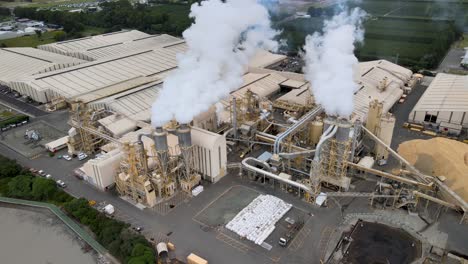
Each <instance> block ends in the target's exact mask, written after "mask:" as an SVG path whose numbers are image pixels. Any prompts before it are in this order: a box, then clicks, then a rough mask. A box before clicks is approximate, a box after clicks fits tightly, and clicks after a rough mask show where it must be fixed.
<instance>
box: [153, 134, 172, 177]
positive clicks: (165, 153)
mask: <svg viewBox="0 0 468 264" xmlns="http://www.w3.org/2000/svg"><path fill="white" fill-rule="evenodd" d="M153 139H154V145H155V147H156V151H157V153H158V158H159V161H160V162H161V167H162V168H163V173H164V172H165V168H166V166H167V161H168V159H169V147H168V145H167V132H166V131H164V129H163V128H162V127H156V131H155V132H154V136H153Z"/></svg>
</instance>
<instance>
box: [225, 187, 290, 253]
mask: <svg viewBox="0 0 468 264" xmlns="http://www.w3.org/2000/svg"><path fill="white" fill-rule="evenodd" d="M291 208H292V205H291V204H288V203H286V202H284V201H283V200H281V199H279V198H277V197H275V196H272V195H259V196H258V197H257V198H255V199H254V200H253V201H252V202H251V203H250V204H249V205H247V206H246V207H245V208H244V209H242V211H240V212H239V213H238V214H237V215H236V216H235V217H234V218H233V219H232V220H231V221H230V222H229V223H228V224H227V225H226V228H227V229H229V230H231V231H233V232H234V233H236V234H238V235H239V236H241V237H245V238H247V239H248V240H250V241H252V242H254V243H255V244H257V245H260V244H262V243H263V241H265V239H267V237H268V236H269V235H270V234H271V233H272V232H273V230H275V224H276V222H278V221H279V220H280V219H281V218H282V217H283V216H284V215H285V214H286V213H287V212H288V211H289V210H290V209H291Z"/></svg>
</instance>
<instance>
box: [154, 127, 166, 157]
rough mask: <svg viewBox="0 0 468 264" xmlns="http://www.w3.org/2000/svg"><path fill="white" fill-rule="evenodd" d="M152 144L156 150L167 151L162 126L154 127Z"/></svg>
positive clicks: (164, 132)
mask: <svg viewBox="0 0 468 264" xmlns="http://www.w3.org/2000/svg"><path fill="white" fill-rule="evenodd" d="M154 144H155V145H156V150H157V151H161V152H163V151H167V150H168V146H167V132H166V131H164V129H163V128H162V127H156V132H155V133H154Z"/></svg>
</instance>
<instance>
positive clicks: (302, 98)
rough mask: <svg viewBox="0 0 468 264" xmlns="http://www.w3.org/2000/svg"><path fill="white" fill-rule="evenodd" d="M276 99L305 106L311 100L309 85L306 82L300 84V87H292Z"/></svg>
mask: <svg viewBox="0 0 468 264" xmlns="http://www.w3.org/2000/svg"><path fill="white" fill-rule="evenodd" d="M276 101H283V102H288V103H292V104H299V105H302V106H306V105H308V104H310V103H312V102H313V99H312V95H311V92H310V86H309V84H307V85H305V86H302V88H299V89H293V90H291V91H290V92H288V93H286V94H285V95H283V96H281V97H279V98H278V99H276Z"/></svg>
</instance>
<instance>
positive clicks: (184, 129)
mask: <svg viewBox="0 0 468 264" xmlns="http://www.w3.org/2000/svg"><path fill="white" fill-rule="evenodd" d="M177 137H178V138H179V146H180V147H181V148H188V147H190V146H192V136H191V134H190V127H189V126H188V125H187V124H181V125H180V127H179V128H178V129H177Z"/></svg>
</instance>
